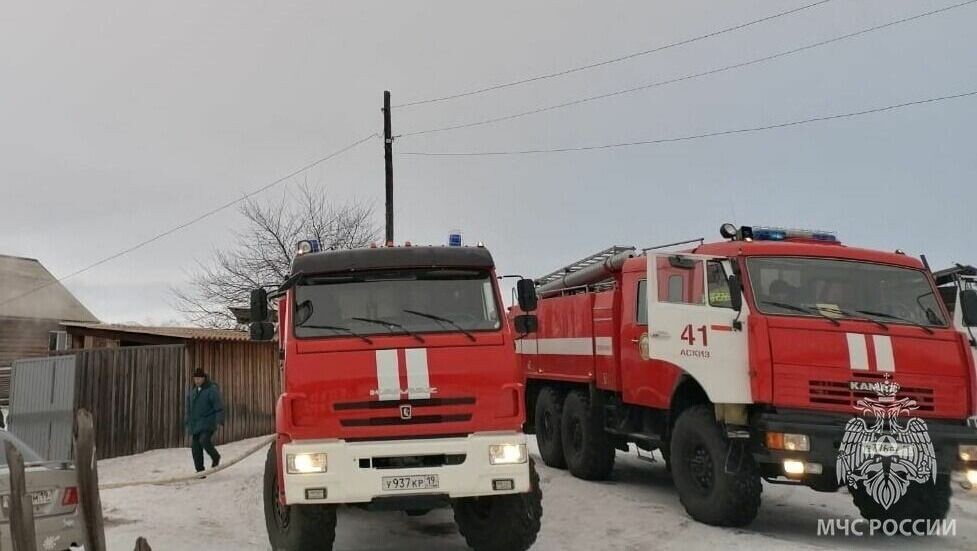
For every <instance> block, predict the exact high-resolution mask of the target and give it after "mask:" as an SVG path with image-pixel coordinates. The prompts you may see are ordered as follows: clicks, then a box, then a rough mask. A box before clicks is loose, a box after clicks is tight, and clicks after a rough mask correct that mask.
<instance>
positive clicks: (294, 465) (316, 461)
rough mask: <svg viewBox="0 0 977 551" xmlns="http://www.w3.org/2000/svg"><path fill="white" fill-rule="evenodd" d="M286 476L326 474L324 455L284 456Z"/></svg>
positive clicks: (290, 454)
mask: <svg viewBox="0 0 977 551" xmlns="http://www.w3.org/2000/svg"><path fill="white" fill-rule="evenodd" d="M285 467H286V469H287V471H288V474H310V473H324V472H326V467H327V462H326V454H324V453H295V454H292V453H289V454H286V455H285Z"/></svg>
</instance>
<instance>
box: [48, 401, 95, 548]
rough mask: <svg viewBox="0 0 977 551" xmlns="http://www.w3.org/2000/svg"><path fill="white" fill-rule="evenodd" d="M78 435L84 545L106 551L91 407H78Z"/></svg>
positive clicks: (77, 459) (77, 454)
mask: <svg viewBox="0 0 977 551" xmlns="http://www.w3.org/2000/svg"><path fill="white" fill-rule="evenodd" d="M76 424H77V427H78V433H77V434H76V435H75V471H76V472H77V474H78V500H79V503H80V505H81V514H82V518H83V519H84V525H85V535H86V538H87V540H88V544H89V545H86V546H85V549H91V550H92V551H105V520H104V519H103V518H102V499H101V496H99V493H98V463H97V461H96V459H95V425H94V421H93V420H92V415H91V414H90V413H88V411H86V410H84V409H81V410H78V416H77V419H76ZM32 549H34V548H32Z"/></svg>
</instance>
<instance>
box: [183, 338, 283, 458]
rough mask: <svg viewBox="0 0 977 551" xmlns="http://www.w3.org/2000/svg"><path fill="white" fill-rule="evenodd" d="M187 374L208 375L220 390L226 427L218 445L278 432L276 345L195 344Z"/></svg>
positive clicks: (223, 342) (219, 433) (191, 350)
mask: <svg viewBox="0 0 977 551" xmlns="http://www.w3.org/2000/svg"><path fill="white" fill-rule="evenodd" d="M187 353H188V356H189V365H188V366H187V367H188V372H190V371H193V370H194V369H196V368H198V367H199V368H201V369H203V370H204V371H206V372H207V373H208V374H209V375H210V377H211V380H213V381H214V382H215V383H217V384H218V385H219V386H220V390H221V395H222V397H223V399H224V410H225V411H224V427H223V428H221V429H220V430H218V431H217V434H216V435H215V436H216V440H217V442H219V443H220V442H232V441H235V440H241V439H243V438H251V437H254V436H262V435H265V434H272V433H274V432H275V401H276V400H277V399H278V395H279V381H278V345H277V343H267V342H264V343H257V342H229V341H195V342H192V343H190V344H189V345H188V348H187Z"/></svg>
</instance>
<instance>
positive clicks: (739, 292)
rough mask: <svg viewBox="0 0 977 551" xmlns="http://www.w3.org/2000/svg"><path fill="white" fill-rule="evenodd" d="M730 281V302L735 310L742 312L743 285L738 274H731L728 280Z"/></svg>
mask: <svg viewBox="0 0 977 551" xmlns="http://www.w3.org/2000/svg"><path fill="white" fill-rule="evenodd" d="M727 281H728V282H729V304H730V306H732V308H733V310H736V311H737V312H741V311H742V310H743V285H742V284H741V283H740V278H739V276H737V275H736V274H731V275H730V276H729V278H728V280H727Z"/></svg>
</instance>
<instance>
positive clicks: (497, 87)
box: [394, 0, 832, 108]
mask: <svg viewBox="0 0 977 551" xmlns="http://www.w3.org/2000/svg"><path fill="white" fill-rule="evenodd" d="M831 1H832V0H819V1H818V2H814V3H812V4H806V5H803V6H800V7H798V8H794V9H791V10H787V11H784V12H780V13H776V14H773V15H768V16H766V17H762V18H760V19H754V20H752V21H748V22H746V23H741V24H739V25H734V26H732V27H726V28H725V29H720V30H717V31H713V32H710V33H707V34H703V35H699V36H696V37H692V38H686V39H684V40H680V41H678V42H672V43H669V44H665V45H663V46H658V47H655V48H652V49H650V50H641V51H639V52H633V53H629V54H625V55H622V56H620V57H615V58H611V59H605V60H602V61H597V62H594V63H590V64H588V65H581V66H578V67H571V68H569V69H564V70H561V71H556V72H553V73H546V74H542V75H538V76H534V77H529V78H524V79H521V80H515V81H512V82H505V83H502V84H494V85H492V86H486V87H484V88H476V89H474V90H469V91H467V92H460V93H457V94H451V95H447V96H440V97H434V98H429V99H423V100H418V101H411V102H408V103H401V104H399V105H394V108H400V107H411V106H414V105H423V104H426V103H435V102H440V101H447V100H452V99H457V98H463V97H467V96H474V95H475V94H483V93H485V92H491V91H493V90H501V89H502V88H509V87H512V86H519V85H521V84H527V83H530V82H537V81H540V80H546V79H550V78H556V77H561V76H565V75H569V74H572V73H576V72H579V71H586V70H588V69H594V68H596V67H603V66H604V65H610V64H612V63H618V62H621V61H626V60H628V59H634V58H636V57H640V56H645V55H649V54H653V53H656V52H660V51H663V50H668V49H670V48H675V47H677V46H684V45H686V44H691V43H693V42H698V41H700V40H705V39H707V38H712V37H714V36H719V35H721V34H725V33H728V32H733V31H738V30H740V29H745V28H746V27H750V26H752V25H757V24H759V23H763V22H766V21H770V20H772V19H777V18H779V17H784V16H787V15H791V14H794V13H797V12H800V11H804V10H807V9H810V8H813V7H816V6H820V5H822V4H827V3H828V2H831Z"/></svg>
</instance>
